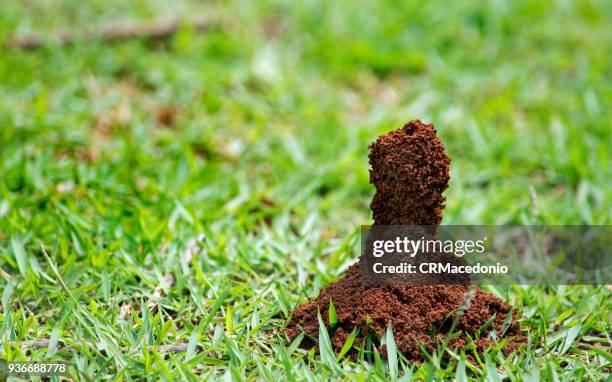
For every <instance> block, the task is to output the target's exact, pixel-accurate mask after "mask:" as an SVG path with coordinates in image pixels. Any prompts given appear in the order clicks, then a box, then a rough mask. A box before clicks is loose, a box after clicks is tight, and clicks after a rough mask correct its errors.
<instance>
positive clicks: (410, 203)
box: [286, 120, 523, 362]
mask: <svg viewBox="0 0 612 382" xmlns="http://www.w3.org/2000/svg"><path fill="white" fill-rule="evenodd" d="M369 160H370V165H371V167H372V168H371V170H370V182H371V183H372V184H374V186H375V187H376V194H375V195H374V199H373V200H372V203H371V208H372V212H373V215H374V224H378V225H438V224H440V222H441V220H442V210H443V208H444V197H443V196H442V193H443V192H444V190H446V188H447V187H448V181H449V177H450V176H449V164H450V159H449V158H448V156H447V155H446V154H445V150H444V145H443V144H442V142H440V140H439V139H438V137H437V136H436V130H435V127H434V126H433V125H431V124H424V123H422V122H421V121H419V120H413V121H410V122H409V123H407V124H406V125H404V127H402V128H401V129H398V130H395V131H391V132H390V133H387V134H385V135H382V136H380V137H379V138H378V139H377V140H376V141H375V142H374V143H372V144H371V145H370V154H369ZM360 266H361V263H360V262H358V263H356V264H354V265H352V266H351V267H350V268H349V269H348V271H347V273H346V275H345V276H344V277H343V278H341V279H340V280H338V281H336V282H334V283H332V284H330V285H328V286H327V287H326V288H324V289H323V291H322V292H321V293H320V294H319V296H318V297H317V298H316V299H315V300H313V301H310V302H308V303H306V304H303V305H300V306H298V307H297V308H296V309H295V310H294V312H293V313H292V317H291V322H290V324H289V326H288V328H287V329H286V333H287V334H288V336H289V338H290V339H292V340H293V339H295V338H296V337H297V336H298V335H299V334H300V333H301V332H302V331H304V332H306V333H307V334H308V335H310V336H312V337H314V338H317V336H318V332H319V326H318V320H317V312H318V311H320V312H321V317H322V318H323V320H324V321H325V324H326V325H329V322H328V314H327V312H328V309H329V302H330V300H332V301H333V304H334V307H335V308H336V312H337V318H338V324H337V325H336V327H335V328H334V329H333V330H332V333H331V341H332V346H333V348H334V350H335V351H336V352H339V351H340V349H342V346H343V345H344V343H345V342H346V340H347V338H348V336H349V335H350V333H351V332H352V331H353V329H354V328H355V327H359V328H360V332H359V333H360V334H359V336H358V338H357V339H356V340H355V342H354V346H360V345H361V344H363V341H364V338H365V337H366V336H368V335H370V334H372V333H374V334H376V336H377V337H378V338H382V336H383V334H384V331H385V330H386V327H387V325H388V324H389V323H391V325H392V328H393V334H394V338H395V342H396V344H397V347H398V349H399V350H400V351H401V352H402V353H403V354H404V355H405V356H406V357H407V358H408V359H409V360H412V361H417V362H418V361H422V360H423V357H424V355H423V353H422V351H421V346H422V347H423V348H424V349H425V350H427V351H428V352H431V351H433V350H434V349H435V348H436V345H437V344H438V343H440V342H442V341H444V340H447V341H448V344H449V346H450V347H451V348H454V347H457V348H461V347H463V346H465V345H466V344H468V338H467V335H469V336H471V337H472V338H473V340H474V343H475V345H476V350H477V351H478V352H482V351H484V350H485V349H486V348H487V347H488V346H489V345H491V344H492V342H493V339H492V338H491V336H490V335H489V334H490V332H491V331H492V330H495V332H496V334H497V336H498V337H502V336H504V337H505V338H508V341H509V342H508V343H507V344H506V345H505V347H504V349H503V352H504V353H505V354H509V353H511V352H512V351H514V350H516V349H517V347H518V346H519V345H520V344H521V343H523V337H521V334H520V327H519V325H518V322H517V321H516V315H515V314H513V317H512V320H511V322H509V323H508V322H506V323H505V322H504V321H505V320H506V317H507V315H508V314H509V313H510V312H511V310H512V308H511V306H510V305H509V304H507V303H505V302H503V301H502V300H500V299H499V298H497V297H496V296H494V295H492V294H489V293H485V292H483V291H481V290H478V289H476V288H473V287H470V286H468V285H386V286H370V285H364V284H363V283H362V280H361V268H360ZM492 317H495V318H494V320H493V322H492V323H491V324H489V325H485V324H486V323H487V322H488V321H489V320H490V319H491V318H492ZM453 327H454V328H453ZM481 328H482V330H481ZM451 329H453V331H452V333H453V334H452V335H451V336H448V335H449V334H450V331H451ZM479 331H480V333H479ZM301 345H302V346H303V347H305V348H310V347H313V346H314V345H315V342H314V341H313V340H311V339H310V338H308V337H305V339H304V340H303V341H302V344H301ZM381 350H383V349H381Z"/></svg>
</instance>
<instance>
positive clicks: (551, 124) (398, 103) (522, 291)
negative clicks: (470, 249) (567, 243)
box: [0, 0, 612, 381]
mask: <svg viewBox="0 0 612 382" xmlns="http://www.w3.org/2000/svg"><path fill="white" fill-rule="evenodd" d="M406 3H410V4H406V5H402V6H399V5H390V4H384V3H383V2H377V1H364V2H360V4H357V2H353V1H348V0H341V1H337V2H328V1H307V2H300V4H290V2H284V1H257V2H246V1H241V2H236V3H233V4H231V5H230V4H221V3H216V2H204V3H193V4H192V3H177V4H175V5H172V6H168V5H164V4H163V3H162V2H151V3H146V2H144V1H132V2H130V3H128V4H123V2H119V1H111V2H108V1H93V2H90V3H89V4H87V5H83V4H82V2H79V1H75V0H73V1H59V2H38V1H32V2H17V1H9V2H5V3H3V5H2V7H3V12H2V13H1V14H0V37H1V36H7V35H8V34H9V33H12V32H14V31H18V32H19V33H24V32H27V31H29V30H39V31H44V32H49V31H52V30H57V29H61V28H64V27H66V26H71V27H75V28H80V29H82V28H85V27H86V26H88V25H91V24H97V23H105V22H109V21H120V20H123V19H128V20H140V19H149V18H153V17H155V16H161V15H178V16H180V17H182V16H194V15H201V16H203V17H206V18H209V19H210V20H211V23H212V25H211V27H210V29H209V30H208V31H206V32H205V33H195V32H193V31H191V30H189V29H183V30H181V31H180V32H179V33H178V34H176V35H175V36H174V37H173V38H170V39H168V40H165V41H153V42H152V41H145V40H142V39H135V40H130V41H124V42H118V43H111V44H106V43H102V42H89V43H78V44H75V45H72V46H66V47H53V46H48V47H45V48H42V49H39V50H36V51H31V52H28V51H9V50H6V49H3V48H2V49H3V50H0V54H1V55H0V290H1V294H2V308H1V309H2V310H1V312H2V313H1V314H0V357H1V358H3V359H11V360H30V361H43V360H44V361H49V360H67V361H69V362H71V363H72V364H73V365H74V368H73V370H72V372H73V373H74V376H75V378H78V379H81V380H98V379H100V378H105V379H116V380H139V379H141V378H147V379H151V380H158V379H160V378H162V379H168V380H170V379H177V380H189V379H191V380H196V379H199V378H204V377H213V376H214V377H218V378H230V379H234V380H255V379H266V380H275V381H279V380H316V379H319V378H344V379H345V380H355V379H357V380H365V379H368V380H369V379H381V380H384V379H387V378H389V376H390V374H389V372H391V373H392V374H393V375H398V376H399V377H400V378H404V379H409V378H410V376H412V377H414V378H416V379H422V380H440V379H445V378H451V379H452V378H455V377H456V378H457V380H466V378H468V377H474V378H481V379H487V380H490V381H495V380H498V379H496V378H498V377H499V376H498V374H497V373H498V372H499V373H500V374H501V375H505V376H507V377H509V379H511V380H514V379H518V380H534V381H537V380H540V379H546V380H551V381H556V380H580V379H584V380H602V379H605V378H606V377H607V376H608V374H609V372H610V367H611V362H612V360H611V357H610V352H609V348H610V345H611V342H610V331H611V330H610V329H611V326H610V315H611V309H610V308H611V306H610V301H611V299H610V294H611V292H610V290H609V289H607V288H606V287H604V286H601V287H596V286H559V287H553V288H542V287H538V286H528V287H520V286H512V287H508V288H495V287H490V288H488V289H489V290H491V291H493V292H494V293H497V294H499V295H500V296H502V297H503V298H504V299H506V300H508V301H510V302H511V303H513V304H514V305H515V306H516V307H517V308H518V309H519V311H520V314H521V317H522V318H521V320H522V326H523V328H524V331H525V333H526V334H527V335H528V336H529V339H530V341H529V345H528V346H527V348H526V349H525V350H524V351H523V352H522V353H521V354H518V355H514V356H511V357H510V358H504V357H503V356H502V355H501V353H500V352H499V351H498V350H497V349H491V351H490V352H488V353H487V354H486V355H480V356H478V355H473V356H474V358H475V361H474V362H466V361H464V360H463V357H462V354H455V353H454V352H453V351H452V349H447V350H444V349H440V351H438V352H436V353H434V354H432V355H431V357H430V359H429V361H428V362H425V363H423V364H420V365H414V364H406V362H404V360H403V357H402V356H401V354H400V355H398V356H397V357H396V359H395V361H394V362H392V365H391V370H389V367H388V365H387V361H386V360H385V359H377V362H373V363H364V362H352V361H350V360H347V359H342V360H341V361H339V362H338V361H336V360H335V359H334V358H333V354H332V355H330V354H329V352H328V350H329V349H325V347H324V346H323V345H324V343H322V345H321V346H323V347H322V348H321V349H322V351H321V354H322V355H325V356H319V355H318V354H315V353H314V352H305V351H303V350H301V349H299V348H298V347H297V346H296V344H290V343H288V341H287V339H286V338H285V337H284V335H283V333H282V328H283V327H284V326H285V325H286V324H287V319H288V317H289V314H290V311H291V310H292V308H293V307H295V306H296V305H297V304H298V303H302V302H305V301H306V300H307V299H308V298H311V297H314V296H316V295H317V294H318V292H319V291H320V290H321V288H322V287H323V286H324V285H325V284H327V283H329V282H331V281H333V280H334V279H335V278H336V277H338V276H340V275H341V274H342V271H343V270H344V269H345V268H346V266H347V265H348V264H350V263H351V262H352V261H354V260H355V259H356V257H357V253H358V248H357V246H358V238H357V236H356V234H357V232H358V228H359V226H360V224H367V223H368V222H370V214H369V201H370V198H371V196H372V194H373V188H372V187H371V186H370V185H369V184H368V164H367V145H368V143H369V142H371V141H372V140H374V139H375V138H376V137H377V135H378V134H380V133H383V132H386V131H389V130H391V129H394V128H397V127H399V126H401V124H402V123H403V122H404V121H407V120H409V119H411V118H417V117H418V118H421V119H423V120H425V121H429V122H433V123H435V124H436V126H437V127H438V132H439V135H440V136H441V138H442V140H443V141H444V143H445V144H446V146H447V149H448V152H449V155H450V156H451V158H452V180H451V184H450V188H449V189H448V191H447V192H446V196H447V199H448V200H447V209H446V211H445V215H444V222H445V223H450V224H452V223H455V224H457V223H465V224H504V223H518V224H524V223H542V224H610V222H611V221H612V217H611V212H610V211H611V209H610V206H611V201H612V192H611V191H610V190H611V182H610V168H612V163H611V160H610V154H609V150H610V147H611V143H612V141H611V138H610V137H611V134H610V133H611V129H610V121H612V112H611V110H612V107H611V106H612V102H611V101H612V69H611V68H612V67H611V66H610V57H612V27H611V26H610V22H609V20H611V19H612V7H611V6H610V4H611V3H610V2H606V1H576V2H573V1H567V2H563V1H559V2H538V1H534V2H524V1H518V2H509V3H506V2H493V1H490V2H485V3H482V4H477V3H471V2H458V3H457V4H455V5H451V4H450V3H446V2H439V3H433V2H428V1H417V2H406ZM459 4H461V5H459ZM163 110H174V112H170V114H172V115H173V116H174V123H173V124H171V125H170V126H165V125H163V124H160V123H159V114H160V113H162V114H163ZM43 246H44V248H45V250H46V253H48V258H47V256H45V252H44V251H43ZM321 314H327V312H321ZM32 340H49V345H48V346H43V347H32V346H21V345H20V344H19V342H20V341H32ZM392 340H393V336H392V334H391V335H390V336H389V335H387V336H386V341H388V343H391V342H393V341H392ZM161 345H174V346H177V347H178V349H170V350H169V349H167V348H163V347H160V346H161ZM465 352H466V353H467V354H469V353H470V350H469V349H467V350H465ZM396 373H397V374H396Z"/></svg>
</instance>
